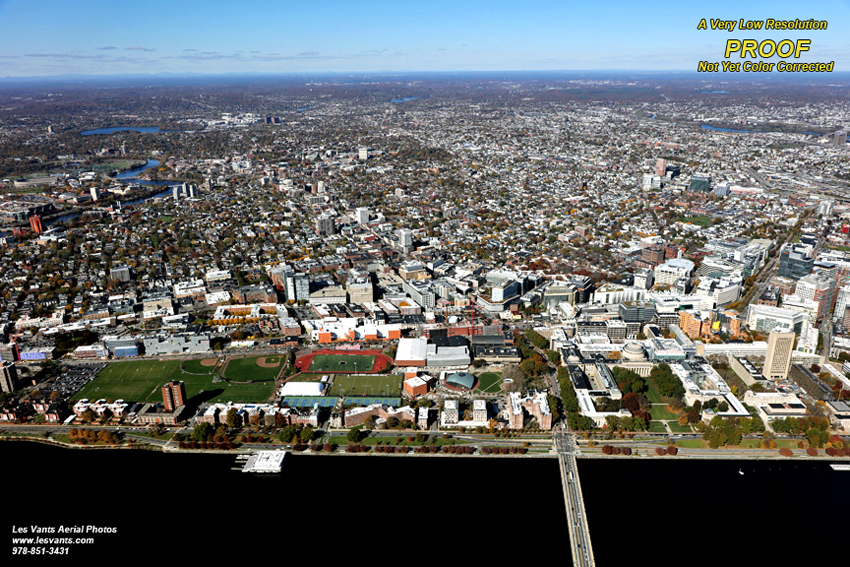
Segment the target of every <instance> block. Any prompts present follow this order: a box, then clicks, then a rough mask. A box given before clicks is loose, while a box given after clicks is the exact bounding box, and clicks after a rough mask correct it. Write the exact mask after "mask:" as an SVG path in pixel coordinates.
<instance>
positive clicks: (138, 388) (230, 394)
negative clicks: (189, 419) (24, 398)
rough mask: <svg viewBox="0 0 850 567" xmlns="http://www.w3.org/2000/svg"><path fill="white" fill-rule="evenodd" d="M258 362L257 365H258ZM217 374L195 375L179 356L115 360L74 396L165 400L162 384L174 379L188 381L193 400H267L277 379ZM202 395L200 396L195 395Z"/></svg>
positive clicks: (188, 392) (189, 394) (245, 401)
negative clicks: (241, 380) (227, 378)
mask: <svg viewBox="0 0 850 567" xmlns="http://www.w3.org/2000/svg"><path fill="white" fill-rule="evenodd" d="M255 366H256V365H255ZM213 378H215V377H214V376H211V375H206V376H194V375H191V374H184V373H183V372H181V370H180V361H179V360H165V361H162V360H133V361H122V362H112V363H110V364H109V365H107V367H106V368H104V369H103V370H102V371H101V372H100V374H98V375H97V378H95V379H94V380H92V381H91V382H89V383H88V384H87V385H86V386H85V387H84V388H83V389H82V390H80V391H79V392H77V394H76V395H75V396H74V398H73V399H74V400H80V399H82V398H88V399H90V400H98V399H101V398H103V399H107V400H118V399H122V400H124V401H127V402H162V392H161V390H160V388H162V385H163V384H165V383H166V382H169V381H171V380H181V381H183V382H184V383H185V385H186V396H187V397H188V398H189V400H190V402H193V403H194V402H196V401H198V402H200V401H204V402H212V403H215V402H228V401H231V402H241V403H248V402H264V401H266V400H268V399H269V398H270V397H271V396H272V393H273V392H274V382H273V381H269V382H263V383H259V384H230V383H227V382H217V383H214V382H213ZM196 396H200V398H199V399H198V400H192V398H194V397H196Z"/></svg>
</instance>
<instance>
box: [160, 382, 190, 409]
mask: <svg viewBox="0 0 850 567" xmlns="http://www.w3.org/2000/svg"><path fill="white" fill-rule="evenodd" d="M162 404H163V405H164V406H165V409H166V410H168V411H174V410H176V409H177V408H179V407H180V406H185V405H186V386H185V385H184V384H183V382H180V381H179V380H172V381H171V382H168V383H167V384H165V385H164V386H163V387H162Z"/></svg>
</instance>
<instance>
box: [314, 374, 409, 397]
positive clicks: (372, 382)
mask: <svg viewBox="0 0 850 567" xmlns="http://www.w3.org/2000/svg"><path fill="white" fill-rule="evenodd" d="M333 381H334V383H333V386H332V387H331V392H330V395H331V396H346V397H348V396H363V395H366V396H382V397H398V396H399V395H400V394H401V376H399V375H395V374H391V375H386V374H375V375H373V376H349V375H347V374H337V375H335V376H334V377H333Z"/></svg>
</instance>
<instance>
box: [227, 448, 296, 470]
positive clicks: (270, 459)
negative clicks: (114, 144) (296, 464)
mask: <svg viewBox="0 0 850 567" xmlns="http://www.w3.org/2000/svg"><path fill="white" fill-rule="evenodd" d="M288 454H289V451H281V450H277V451H257V452H256V453H252V454H251V455H249V456H248V460H247V461H245V465H244V466H243V467H242V472H253V473H279V472H280V470H281V468H283V459H284V458H285V457H286V455H288ZM240 457H241V455H240ZM238 458H239V457H237V459H238Z"/></svg>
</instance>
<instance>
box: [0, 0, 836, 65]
mask: <svg viewBox="0 0 850 567" xmlns="http://www.w3.org/2000/svg"><path fill="white" fill-rule="evenodd" d="M744 4H746V6H745V5H744ZM703 18H705V19H706V20H710V19H712V18H715V19H724V20H735V21H738V20H739V19H741V18H743V19H744V20H745V21H746V20H765V19H767V18H774V19H777V20H785V19H800V20H808V19H809V18H812V19H815V20H826V21H827V22H828V24H829V26H828V28H827V30H825V31H767V32H766V31H761V32H755V31H748V32H742V31H739V30H737V29H736V30H735V31H734V32H732V33H730V32H728V31H724V30H712V29H710V24H709V29H708V30H698V29H697V26H698V24H699V22H700V20H701V19H703ZM848 24H850V0H811V1H808V2H799V1H797V2H790V1H788V0H777V1H774V2H766V1H760V0H758V1H755V2H746V3H744V2H741V1H740V0H739V1H736V2H731V1H727V0H718V1H713V2H705V3H698V4H694V3H690V2H686V1H684V0H678V1H675V2H674V1H668V0H656V1H650V2H635V1H634V0H632V1H620V0H610V1H608V0H597V1H595V2H587V1H583V2H573V1H571V0H557V1H550V0H526V1H524V2H523V1H517V0H513V1H510V2H508V1H502V0H487V1H480V0H455V1H443V0H426V1H420V2H405V1H403V0H401V1H398V0H396V1H384V0H360V1H352V0H346V1H337V0H324V1H322V2H305V1H303V0H302V1H298V2H293V1H290V0H276V1H266V0H249V1H247V2H235V1H228V2H224V1H219V0H205V1H196V0H169V1H162V0H147V1H145V2H129V1H121V0H109V1H102V0H0V37H2V41H0V77H22V76H57V75H71V74H73V75H114V74H160V73H178V74H185V73H202V74H218V73H246V72H247V73H274V74H277V73H321V72H386V71H390V72H410V71H414V72H415V71H499V70H505V71H508V70H510V71H523V70H650V71H695V70H696V68H697V64H698V63H699V61H711V62H717V61H722V60H723V59H724V50H725V47H726V41H727V40H728V39H745V38H752V39H757V40H762V39H773V40H775V41H779V40H782V39H792V40H797V39H801V38H805V39H810V40H811V47H810V51H809V52H808V53H807V54H806V55H805V56H804V57H803V58H801V59H799V60H798V61H800V62H813V61H822V62H829V61H835V70H836V71H842V70H843V71H850V33H848V32H850V26H848ZM737 60H738V61H741V60H740V59H737ZM771 61H778V59H777V58H775V57H774V58H773V59H771Z"/></svg>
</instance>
